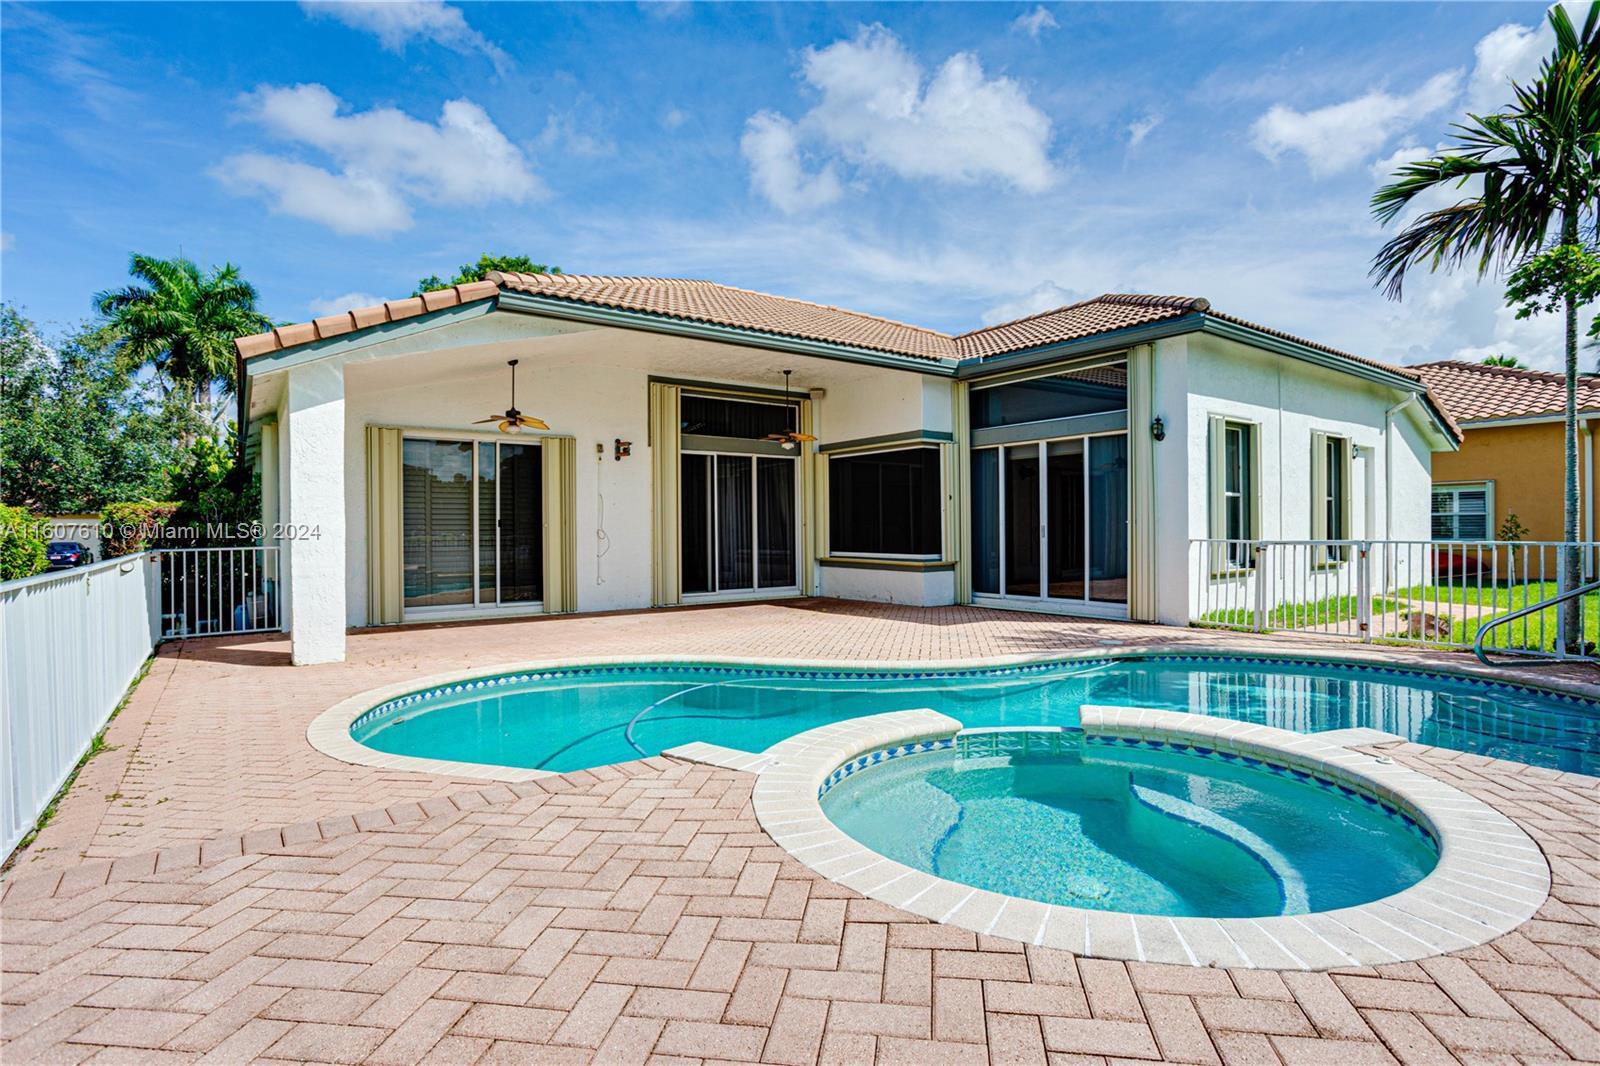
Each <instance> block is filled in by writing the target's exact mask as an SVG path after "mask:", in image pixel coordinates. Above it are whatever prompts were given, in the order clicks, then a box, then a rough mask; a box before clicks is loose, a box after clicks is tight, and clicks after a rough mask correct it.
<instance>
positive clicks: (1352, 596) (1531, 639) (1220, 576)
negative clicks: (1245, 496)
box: [1189, 539, 1600, 659]
mask: <svg viewBox="0 0 1600 1066" xmlns="http://www.w3.org/2000/svg"><path fill="white" fill-rule="evenodd" d="M1567 551H1576V552H1577V553H1578V556H1579V564H1580V565H1579V581H1580V582H1582V581H1591V580H1593V579H1594V577H1595V575H1596V572H1597V570H1600V543H1596V542H1593V541H1589V542H1584V543H1580V544H1577V545H1569V544H1565V543H1562V542H1560V541H1430V540H1322V541H1314V540H1211V539H1204V540H1191V541H1190V542H1189V593H1190V598H1189V619H1190V622H1191V623H1193V624H1195V625H1206V626H1223V627H1228V628H1237V629H1248V630H1252V631H1255V632H1268V631H1275V632H1283V631H1292V632H1295V633H1305V634H1311V635H1323V636H1335V637H1345V638H1350V639H1357V640H1367V641H1371V640H1378V641H1386V642H1394V643H1402V644H1420V645H1424V646H1427V647H1436V648H1470V647H1472V644H1473V641H1474V640H1475V638H1476V636H1477V633H1478V630H1479V629H1480V628H1482V627H1484V626H1486V625H1488V623H1489V622H1490V621H1492V620H1493V619H1495V618H1498V617H1500V616H1502V615H1507V614H1511V613H1512V612H1515V611H1518V610H1521V609H1522V608H1526V607H1534V606H1537V605H1538V604H1539V603H1541V602H1543V601H1545V600H1548V599H1550V598H1551V597H1554V596H1556V595H1558V594H1560V593H1561V592H1564V591H1565V590H1566V589H1567V587H1568V584H1567V579H1566V576H1565V573H1564V571H1563V567H1562V561H1563V557H1564V555H1565V553H1566V552H1567ZM1578 615H1579V618H1580V622H1579V625H1580V627H1581V629H1582V636H1581V637H1579V636H1578V634H1576V633H1568V632H1567V630H1566V628H1565V627H1566V625H1567V619H1568V616H1569V614H1568V612H1567V611H1566V610H1563V609H1562V608H1561V607H1557V606H1551V607H1548V608H1545V609H1541V610H1535V611H1530V612H1528V613H1527V614H1526V615H1525V616H1523V617H1519V618H1517V619H1515V620H1512V621H1510V622H1508V623H1507V624H1504V625H1501V626H1497V627H1495V628H1494V629H1493V630H1492V631H1491V632H1490V633H1489V635H1488V638H1487V640H1486V647H1487V648H1488V649H1489V650H1492V651H1499V652H1507V653H1513V654H1521V655H1533V656H1543V657H1547V658H1556V659H1560V658H1573V657H1578V658H1589V659H1595V658H1597V655H1596V651H1595V645H1596V643H1597V641H1600V632H1597V629H1600V594H1588V595H1584V596H1583V597H1582V598H1581V600H1580V602H1579V605H1578Z"/></svg>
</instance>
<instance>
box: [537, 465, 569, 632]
mask: <svg viewBox="0 0 1600 1066" xmlns="http://www.w3.org/2000/svg"><path fill="white" fill-rule="evenodd" d="M539 451H540V452H541V453H542V454H541V456H540V458H541V460H542V461H543V463H544V470H543V475H544V476H543V483H544V611H545V613H546V614H565V613H566V612H568V611H575V610H577V609H578V602H577V601H578V581H577V554H578V552H577V530H576V520H577V514H576V510H577V507H576V505H577V485H576V482H577V474H578V442H577V441H576V440H574V439H573V438H572V437H543V438H541V439H540V441H539Z"/></svg>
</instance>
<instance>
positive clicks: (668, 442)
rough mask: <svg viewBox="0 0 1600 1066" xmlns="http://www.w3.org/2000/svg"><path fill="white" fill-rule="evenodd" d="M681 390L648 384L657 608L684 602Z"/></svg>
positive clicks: (652, 599) (654, 598)
mask: <svg viewBox="0 0 1600 1066" xmlns="http://www.w3.org/2000/svg"><path fill="white" fill-rule="evenodd" d="M680 391H681V390H680V389H679V388H678V386H676V385H667V384H663V383H662V382H659V381H652V382H651V383H650V466H651V474H652V477H651V479H650V488H651V504H652V506H651V516H652V517H651V538H650V543H651V552H652V555H653V559H652V563H651V572H652V575H653V578H652V595H651V602H652V603H654V604H655V606H657V607H671V606H673V605H675V604H678V603H681V602H683V593H682V588H683V575H682V573H681V571H680V570H679V565H680V561H679V556H678V551H679V544H678V541H679V532H680V530H679V526H678V522H679V517H678V506H679V500H678V480H679V478H680V477H681V476H682V467H681V463H682V458H681V453H680V450H679V435H680V430H681V428H682V414H681V408H680V403H681V399H680ZM809 569H810V568H809V567H807V570H808V571H809Z"/></svg>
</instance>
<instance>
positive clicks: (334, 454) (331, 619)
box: [279, 363, 345, 666]
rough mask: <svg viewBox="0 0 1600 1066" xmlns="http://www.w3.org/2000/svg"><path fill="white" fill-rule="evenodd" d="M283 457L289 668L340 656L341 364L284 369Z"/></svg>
mask: <svg viewBox="0 0 1600 1066" xmlns="http://www.w3.org/2000/svg"><path fill="white" fill-rule="evenodd" d="M286 418H287V421H288V426H287V429H288V434H287V436H288V439H289V449H288V451H289V455H288V462H287V464H286V466H285V468H284V469H283V470H281V471H279V477H280V479H281V481H282V484H283V488H284V493H283V497H284V503H285V505H286V510H287V512H288V513H287V514H286V515H285V516H284V522H285V523H286V525H287V526H288V527H289V528H288V530H287V532H289V533H290V534H291V535H289V536H285V537H284V538H283V539H282V541H281V542H280V543H281V544H282V545H283V548H284V551H285V553H286V554H287V555H288V567H289V618H290V636H291V638H292V640H293V646H294V647H293V660H294V663H295V665H296V666H309V665H310V664H312V663H336V662H342V661H343V660H344V628H345V603H344V600H345V595H344V589H345V572H344V571H345V565H344V554H345V553H344V540H345V520H344V510H345V508H344V466H345V457H344V449H345V441H344V369H343V368H342V367H340V366H338V365H329V364H328V363H310V364H307V365H305V366H298V367H295V368H293V369H292V370H290V371H289V393H288V409H287V412H286Z"/></svg>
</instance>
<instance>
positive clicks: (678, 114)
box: [661, 107, 689, 130]
mask: <svg viewBox="0 0 1600 1066" xmlns="http://www.w3.org/2000/svg"><path fill="white" fill-rule="evenodd" d="M688 121H689V113H688V112H687V111H685V110H683V109H682V108H679V107H669V108H667V109H666V110H665V111H663V112H662V113H661V127H662V129H668V130H675V129H677V128H678V127H679V126H681V125H683V124H684V123H685V122H688Z"/></svg>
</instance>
